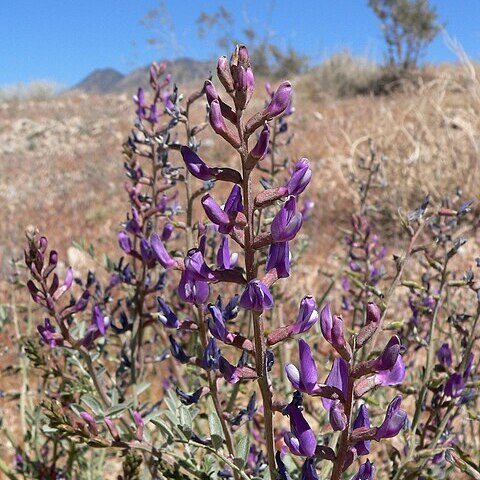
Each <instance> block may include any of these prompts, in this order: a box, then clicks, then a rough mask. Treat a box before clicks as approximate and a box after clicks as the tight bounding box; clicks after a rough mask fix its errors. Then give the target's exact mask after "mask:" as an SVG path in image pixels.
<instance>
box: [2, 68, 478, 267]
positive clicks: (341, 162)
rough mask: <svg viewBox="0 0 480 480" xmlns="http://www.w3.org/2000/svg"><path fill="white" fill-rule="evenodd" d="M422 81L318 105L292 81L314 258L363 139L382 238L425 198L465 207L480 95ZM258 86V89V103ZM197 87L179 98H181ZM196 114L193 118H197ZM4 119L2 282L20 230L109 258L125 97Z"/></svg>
mask: <svg viewBox="0 0 480 480" xmlns="http://www.w3.org/2000/svg"><path fill="white" fill-rule="evenodd" d="M425 78H426V79H424V80H421V81H418V82H416V83H415V84H414V85H413V84H412V85H405V86H404V87H403V88H401V89H398V90H396V91H395V92H394V93H392V94H391V95H384V96H356V97H351V98H343V99H335V98H331V97H328V96H326V95H323V94H322V91H321V88H320V86H319V85H318V82H317V78H316V77H315V72H311V73H309V74H307V75H305V76H302V77H299V78H296V79H294V86H295V99H294V104H295V113H294V115H293V116H292V117H290V119H289V131H290V132H291V134H292V135H293V139H292V142H291V144H290V146H289V147H288V150H289V153H290V156H291V158H297V157H300V156H305V157H308V158H309V159H310V160H311V162H312V166H313V170H314V179H315V181H314V182H313V183H312V185H311V186H310V187H309V195H310V196H311V197H312V199H313V200H314V202H315V205H316V208H315V210H314V215H313V217H312V219H311V221H310V222H309V223H308V225H307V226H306V228H307V234H308V233H310V232H319V236H318V237H316V239H318V241H315V242H313V244H312V245H311V246H310V249H311V252H312V254H315V255H320V257H317V258H320V259H322V258H324V255H326V254H327V253H328V251H329V250H330V245H331V244H333V243H334V242H335V240H336V238H338V234H339V233H338V226H340V225H342V224H345V223H346V222H348V219H349V215H350V212H351V211H352V209H353V205H354V203H355V202H358V200H359V197H358V193H357V191H356V187H355V185H354V184H353V183H352V181H351V178H352V175H355V169H356V168H357V161H358V159H359V158H360V157H362V156H365V155H368V152H369V147H368V141H369V139H372V140H373V141H374V143H375V145H376V149H377V155H379V156H381V157H382V158H383V160H382V170H383V173H382V175H383V179H384V183H383V185H382V188H380V189H378V191H377V193H376V196H377V201H378V205H379V211H378V215H377V217H378V219H379V221H380V222H381V223H382V229H383V230H384V234H385V235H391V234H392V233H395V231H396V226H395V225H396V223H397V222H396V220H395V219H396V216H397V209H398V208H401V209H403V210H405V211H408V210H410V209H413V208H414V207H415V206H416V205H417V204H418V203H419V202H420V201H421V199H423V198H424V196H425V195H426V194H427V193H430V194H431V195H432V196H433V197H434V198H436V199H441V198H442V197H443V196H445V195H447V194H452V193H454V192H455V190H456V189H457V188H459V189H461V190H462V193H463V197H464V198H465V199H468V198H473V197H475V196H476V195H477V192H478V184H479V180H480V177H479V176H480V172H479V159H478V148H479V133H480V120H479V115H478V113H479V109H480V94H479V91H480V87H479V83H478V82H477V80H476V77H475V70H474V69H473V67H472V68H471V69H469V68H466V67H448V68H446V67H445V68H437V69H434V70H433V71H430V72H429V74H428V76H425ZM263 85H264V82H262V81H257V89H258V90H259V91H260V95H258V96H257V102H261V92H262V89H263ZM200 86H201V82H195V83H193V84H192V83H190V84H188V85H186V86H182V85H179V88H180V90H181V91H185V92H186V93H189V92H192V91H193V90H194V89H195V88H198V87H200ZM131 93H132V94H134V93H135V90H133V91H132V92H131ZM203 108H204V107H203V105H202V106H200V107H198V108H197V111H196V115H197V118H198V119H199V120H201V119H202V117H203V115H204V114H205V113H204V112H205V111H204V110H203ZM253 108H255V105H254V106H253ZM0 112H1V115H0V179H1V182H0V200H1V202H2V207H3V208H2V210H3V213H2V220H3V221H2V222H1V224H0V235H1V238H2V242H1V246H0V248H1V251H0V256H1V266H2V273H3V274H5V272H6V271H7V270H8V269H7V264H8V260H9V258H11V257H12V256H18V255H20V254H21V252H22V246H23V238H24V237H23V235H24V234H23V232H24V228H25V226H27V225H29V224H31V223H35V224H36V225H37V226H38V228H39V229H40V231H42V232H43V233H45V234H46V235H47V236H48V237H49V238H51V239H52V241H54V242H55V245H56V246H57V248H59V250H60V252H62V253H65V252H66V250H67V249H68V247H69V246H71V243H72V240H75V241H81V240H82V239H83V238H84V236H85V232H87V231H88V232H89V236H91V237H92V241H93V243H94V244H95V246H96V247H98V249H99V250H104V249H105V250H107V251H108V250H109V249H111V248H112V247H113V246H114V238H115V236H114V234H113V233H114V232H115V231H117V229H118V228H119V223H120V222H121V221H122V220H123V218H124V214H125V213H124V212H125V211H126V209H127V197H126V195H125V192H124V190H123V188H122V184H123V180H124V179H123V175H124V173H123V168H122V161H123V160H122V143H123V141H125V140H126V138H127V136H128V133H129V129H130V125H131V124H132V122H133V121H134V106H133V102H132V100H131V95H128V94H125V93H121V94H105V95H102V94H93V93H82V92H78V91H73V92H69V93H65V94H63V95H60V96H58V97H56V98H51V99H48V100H42V101H33V100H30V101H18V100H17V101H10V102H5V103H3V104H1V105H0ZM200 138H207V133H205V132H203V133H202V134H201V135H200ZM219 145H221V144H220V143H219V142H216V141H213V142H212V140H208V141H205V142H204V144H203V146H202V148H201V152H202V156H203V157H204V158H208V159H209V160H210V161H211V162H212V163H215V160H214V159H215V157H216V156H217V155H225V154H227V155H231V157H232V158H234V155H233V151H232V152H228V151H225V149H224V148H222V150H220V149H219V147H218V148H217V146H219ZM172 155H173V156H175V155H177V156H178V158H172V161H173V162H180V161H181V159H180V156H179V155H178V154H175V153H173V154H172ZM308 229H310V230H308ZM319 263H321V260H319Z"/></svg>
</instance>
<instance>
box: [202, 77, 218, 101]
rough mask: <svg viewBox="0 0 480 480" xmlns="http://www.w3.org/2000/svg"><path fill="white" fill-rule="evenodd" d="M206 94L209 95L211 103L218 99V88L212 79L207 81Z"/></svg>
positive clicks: (208, 98)
mask: <svg viewBox="0 0 480 480" xmlns="http://www.w3.org/2000/svg"><path fill="white" fill-rule="evenodd" d="M204 88H205V96H206V97H207V102H208V104H209V105H210V104H211V103H212V102H213V101H214V100H218V93H217V89H216V88H215V86H214V85H213V83H212V82H211V80H206V81H205V87H204Z"/></svg>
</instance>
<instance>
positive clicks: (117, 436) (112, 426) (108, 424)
mask: <svg viewBox="0 0 480 480" xmlns="http://www.w3.org/2000/svg"><path fill="white" fill-rule="evenodd" d="M103 422H104V423H105V426H106V427H107V428H108V431H109V432H110V435H111V436H112V438H113V439H114V440H115V441H116V442H119V441H120V434H119V433H118V430H117V427H116V425H115V423H114V422H113V420H110V418H108V417H105V418H104V419H103Z"/></svg>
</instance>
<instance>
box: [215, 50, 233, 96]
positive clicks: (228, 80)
mask: <svg viewBox="0 0 480 480" xmlns="http://www.w3.org/2000/svg"><path fill="white" fill-rule="evenodd" d="M217 75H218V79H219V80H220V82H221V83H222V85H223V86H224V87H225V90H226V91H227V92H228V93H230V92H233V78H232V74H231V72H230V65H229V63H228V60H227V57H225V56H224V57H220V58H219V59H218V63H217Z"/></svg>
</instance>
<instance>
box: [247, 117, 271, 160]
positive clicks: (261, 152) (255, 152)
mask: <svg viewBox="0 0 480 480" xmlns="http://www.w3.org/2000/svg"><path fill="white" fill-rule="evenodd" d="M269 140H270V129H269V128H268V124H267V123H265V126H264V127H263V130H262V131H261V132H260V135H259V137H258V140H257V143H256V144H255V146H254V147H253V149H252V150H251V152H250V156H251V157H253V158H254V159H255V160H263V159H264V158H265V155H266V154H267V152H268V147H269Z"/></svg>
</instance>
